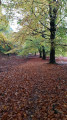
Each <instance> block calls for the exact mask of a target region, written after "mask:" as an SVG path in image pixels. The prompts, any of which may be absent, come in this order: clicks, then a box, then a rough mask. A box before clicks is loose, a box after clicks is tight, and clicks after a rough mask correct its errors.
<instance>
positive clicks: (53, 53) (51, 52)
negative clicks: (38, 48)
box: [50, 46, 56, 64]
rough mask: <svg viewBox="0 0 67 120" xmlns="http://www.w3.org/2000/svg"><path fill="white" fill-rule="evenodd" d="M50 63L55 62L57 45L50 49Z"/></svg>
mask: <svg viewBox="0 0 67 120" xmlns="http://www.w3.org/2000/svg"><path fill="white" fill-rule="evenodd" d="M50 63H52V64H54V63H56V62H55V47H52V46H51V50H50Z"/></svg>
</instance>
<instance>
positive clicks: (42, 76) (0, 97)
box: [0, 56, 67, 120]
mask: <svg viewBox="0 0 67 120" xmlns="http://www.w3.org/2000/svg"><path fill="white" fill-rule="evenodd" d="M57 61H58V63H60V62H59V60H57ZM62 61H63V60H62ZM66 80H67V64H59V65H58V64H55V65H52V64H48V60H45V61H44V60H42V59H41V58H32V59H22V58H20V57H16V56H10V57H7V56H5V57H4V56H3V57H0V120H66V119H67V93H66V87H67V82H66Z"/></svg>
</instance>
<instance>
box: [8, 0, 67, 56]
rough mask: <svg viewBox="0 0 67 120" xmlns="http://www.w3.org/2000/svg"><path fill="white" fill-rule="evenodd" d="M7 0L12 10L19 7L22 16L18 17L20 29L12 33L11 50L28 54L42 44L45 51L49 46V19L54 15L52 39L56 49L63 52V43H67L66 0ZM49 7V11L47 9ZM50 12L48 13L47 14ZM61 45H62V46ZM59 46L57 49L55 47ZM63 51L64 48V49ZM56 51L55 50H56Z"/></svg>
mask: <svg viewBox="0 0 67 120" xmlns="http://www.w3.org/2000/svg"><path fill="white" fill-rule="evenodd" d="M10 1H11V2H10V3H9V1H7V3H8V6H10V7H9V8H10V10H11V13H10V14H9V15H11V16H12V15H13V14H12V10H13V9H15V10H17V8H18V9H19V8H20V11H21V13H22V14H23V16H24V18H23V19H19V21H18V24H20V25H22V29H21V30H20V31H19V32H18V33H15V34H13V35H12V39H13V44H14V45H15V47H14V48H13V50H12V52H13V51H16V52H17V53H18V54H28V53H29V52H32V53H34V52H35V51H38V48H39V47H40V46H41V45H44V46H45V48H46V52H48V51H49V49H50V46H51V40H50V35H51V31H50V21H51V17H50V16H52V17H55V14H56V19H55V27H56V32H55V33H56V37H55V39H54V40H53V42H54V45H55V47H56V51H57V50H59V51H60V54H61V53H63V52H61V51H63V49H64V47H65V44H67V28H66V26H67V23H66V20H65V17H66V16H67V12H66V11H67V7H66V5H67V3H66V0H60V1H59V0H57V1H56V0H35V1H34V0H18V1H17V0H10ZM49 9H51V11H49ZM9 12H10V11H9ZM49 12H50V15H49ZM62 46H63V47H62ZM58 47H59V49H57V48H58ZM64 51H65V49H64ZM56 53H57V52H56Z"/></svg>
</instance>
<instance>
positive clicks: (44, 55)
mask: <svg viewBox="0 0 67 120" xmlns="http://www.w3.org/2000/svg"><path fill="white" fill-rule="evenodd" d="M42 50H43V57H42V58H43V59H44V60H45V59H46V53H45V47H44V46H42Z"/></svg>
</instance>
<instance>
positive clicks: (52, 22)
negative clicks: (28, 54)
mask: <svg viewBox="0 0 67 120" xmlns="http://www.w3.org/2000/svg"><path fill="white" fill-rule="evenodd" d="M55 1H56V0H55ZM49 15H50V41H51V49H50V61H49V62H50V63H52V64H54V63H56V61H55V42H54V39H55V32H56V25H55V21H56V15H57V9H56V8H52V6H51V5H49Z"/></svg>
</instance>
